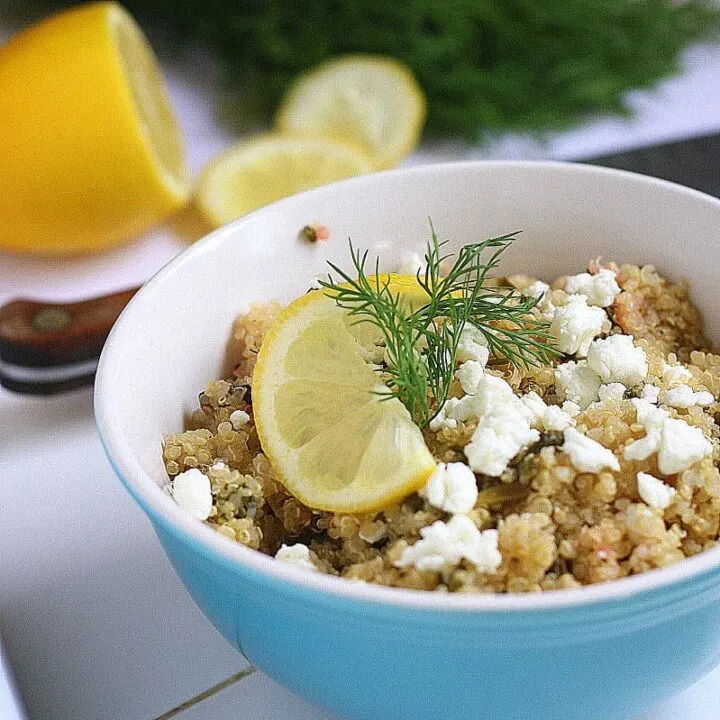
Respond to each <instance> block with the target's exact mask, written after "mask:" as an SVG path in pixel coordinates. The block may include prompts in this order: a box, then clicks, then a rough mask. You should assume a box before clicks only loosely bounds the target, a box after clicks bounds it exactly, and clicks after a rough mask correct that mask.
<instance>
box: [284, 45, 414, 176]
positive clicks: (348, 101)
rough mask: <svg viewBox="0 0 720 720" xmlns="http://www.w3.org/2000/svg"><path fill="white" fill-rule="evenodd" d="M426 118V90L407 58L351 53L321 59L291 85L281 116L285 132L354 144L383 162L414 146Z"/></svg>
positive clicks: (388, 162) (388, 163)
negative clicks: (419, 82) (406, 64)
mask: <svg viewBox="0 0 720 720" xmlns="http://www.w3.org/2000/svg"><path fill="white" fill-rule="evenodd" d="M424 122H425V95H424V93H423V91H422V89H421V88H420V86H419V85H418V83H417V80H416V79H415V77H414V76H413V74H412V73H411V72H410V70H408V68H406V67H405V66H404V65H403V64H402V63H400V62H398V61H397V60H394V59H392V58H387V57H382V56H376V55H349V56H345V57H341V58H338V59H335V60H330V61H329V62H327V63H325V64H323V65H320V66H319V67H317V68H315V69H314V70H311V71H310V72H308V73H307V74H306V75H303V76H302V77H301V78H300V79H299V80H298V81H297V82H296V83H295V85H294V86H293V87H291V88H290V90H289V92H288V94H287V95H286V97H285V99H284V100H283V101H282V103H281V105H280V108H279V110H278V113H277V117H276V126H277V129H278V130H279V131H280V132H285V133H292V134H298V135H304V136H319V137H330V138H335V139H338V140H341V141H343V142H345V143H348V144H351V145H355V146H356V147H358V148H360V149H361V150H362V151H363V152H365V153H367V154H368V155H369V156H370V157H372V158H373V159H374V161H375V164H376V165H377V167H378V168H389V167H392V166H393V165H396V164H397V163H398V162H399V161H400V160H402V159H403V158H404V157H405V156H406V155H408V154H409V153H410V152H412V151H413V150H414V149H415V147H416V146H417V144H418V142H419V140H420V134H421V133H422V128H423V124H424Z"/></svg>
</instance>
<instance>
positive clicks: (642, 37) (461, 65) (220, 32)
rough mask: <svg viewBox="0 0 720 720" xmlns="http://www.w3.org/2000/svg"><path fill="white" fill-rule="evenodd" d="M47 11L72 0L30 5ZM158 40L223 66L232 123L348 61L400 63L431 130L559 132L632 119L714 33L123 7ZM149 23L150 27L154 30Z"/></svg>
mask: <svg viewBox="0 0 720 720" xmlns="http://www.w3.org/2000/svg"><path fill="white" fill-rule="evenodd" d="M27 1H29V0H26V2H27ZM35 1H36V2H37V3H39V4H41V5H43V6H56V5H58V4H65V5H69V4H75V3H76V0H35ZM124 4H125V5H126V6H127V7H128V8H129V9H130V10H131V11H132V12H133V13H134V14H135V15H136V16H137V17H138V19H139V20H140V21H141V22H142V24H143V26H144V28H145V29H146V30H148V31H149V32H150V33H151V38H152V40H153V42H155V43H161V42H162V41H163V40H166V41H167V40H168V38H172V44H173V45H175V46H178V47H182V46H183V45H184V44H185V43H184V42H183V41H184V40H190V41H191V42H200V43H201V44H204V45H205V46H207V47H208V48H210V49H211V50H212V51H213V52H214V53H215V54H216V55H217V56H218V57H219V59H220V61H221V64H222V66H223V70H224V77H225V80H226V81H227V85H228V88H229V90H230V91H231V92H230V97H231V98H234V99H235V100H236V101H237V102H233V105H234V113H232V114H233V116H234V119H235V121H236V122H237V123H239V124H242V125H244V126H246V127H247V126H248V124H250V123H251V122H253V121H254V122H257V120H258V119H267V118H269V117H270V116H271V114H272V113H273V112H274V110H275V108H276V107H277V103H278V102H279V100H280V98H281V97H282V96H283V94H284V93H285V91H286V90H287V88H288V87H289V86H290V85H291V84H292V82H293V81H294V80H296V79H297V77H298V75H299V74H300V73H302V72H303V71H305V70H307V69H309V68H311V67H313V66H315V65H317V64H318V63H320V62H322V61H323V60H325V59H327V58H329V57H333V56H337V55H342V54H345V53H377V54H382V55H390V56H393V57H395V58H397V59H399V60H401V61H403V62H404V63H405V64H407V65H408V66H409V67H410V68H411V69H412V71H413V72H414V73H415V75H416V76H417V78H418V80H419V82H420V85H421V86H422V88H423V89H424V90H425V93H426V94H427V98H428V118H427V126H426V131H427V134H428V135H429V136H446V137H447V136H451V137H456V136H463V137H466V138H468V139H470V140H476V139H478V137H479V136H481V135H483V134H486V133H496V132H504V131H527V130H529V131H537V130H548V129H558V128H564V127H567V126H568V125H570V124H572V123H574V122H576V121H577V120H579V119H581V118H583V117H587V116H588V115H592V114H597V113H605V112H620V113H627V112H629V109H628V106H627V105H626V104H625V100H624V97H623V94H624V93H625V91H627V90H629V89H632V88H643V87H648V86H650V85H652V84H654V83H656V82H657V81H659V80H661V79H663V78H664V77H667V76H668V75H670V74H672V73H674V72H676V71H677V69H678V66H679V59H680V52H681V50H682V49H683V48H685V47H686V46H687V45H689V44H690V43H693V42H696V41H698V40H703V39H705V38H716V37H717V34H718V29H719V20H718V19H719V18H720V12H719V11H718V10H717V8H713V7H712V3H711V2H710V0H684V1H683V2H677V1H676V0H642V2H638V0H540V1H538V0H446V1H444V2H440V1H435V2H433V1H432V0H392V1H390V2H377V0H124ZM154 28H157V31H154Z"/></svg>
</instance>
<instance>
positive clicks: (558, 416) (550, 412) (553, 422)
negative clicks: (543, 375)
mask: <svg viewBox="0 0 720 720" xmlns="http://www.w3.org/2000/svg"><path fill="white" fill-rule="evenodd" d="M520 400H521V402H522V403H523V405H524V406H525V408H526V409H527V415H526V417H527V418H528V422H529V423H530V425H532V426H534V427H537V428H540V429H541V430H546V431H553V430H555V431H558V432H559V431H561V430H564V429H565V428H566V427H570V426H571V425H574V424H575V421H574V420H573V419H572V417H571V416H570V415H569V414H568V413H566V412H565V411H564V410H562V408H560V407H558V406H557V405H547V404H546V403H545V401H544V400H543V399H542V398H541V397H540V396H539V395H538V394H537V393H536V392H534V391H533V392H529V393H528V394H527V395H523V396H522V397H521V398H520Z"/></svg>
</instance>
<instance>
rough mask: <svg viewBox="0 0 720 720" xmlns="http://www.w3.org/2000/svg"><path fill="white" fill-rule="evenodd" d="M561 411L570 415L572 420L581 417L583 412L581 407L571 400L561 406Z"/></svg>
mask: <svg viewBox="0 0 720 720" xmlns="http://www.w3.org/2000/svg"><path fill="white" fill-rule="evenodd" d="M560 409H561V410H562V411H563V412H564V413H565V414H566V415H569V416H570V417H571V418H574V417H575V416H576V415H579V414H580V413H581V412H582V410H581V408H580V406H579V405H578V404H577V403H574V402H572V401H571V400H566V401H565V402H564V403H563V404H562V405H561V406H560Z"/></svg>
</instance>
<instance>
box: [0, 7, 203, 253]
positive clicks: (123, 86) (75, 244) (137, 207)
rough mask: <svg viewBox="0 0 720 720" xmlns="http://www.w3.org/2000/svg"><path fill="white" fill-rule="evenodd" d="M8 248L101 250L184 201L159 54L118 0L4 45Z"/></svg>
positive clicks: (1, 75) (0, 84) (0, 199)
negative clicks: (157, 56)
mask: <svg viewBox="0 0 720 720" xmlns="http://www.w3.org/2000/svg"><path fill="white" fill-rule="evenodd" d="M0 118H2V120H0V127H1V130H0V158H2V168H1V169H0V248H5V249H9V250H13V251H21V252H40V253H52V254H67V253H81V252H89V251H96V250H102V249H104V248H107V247H109V246H111V245H114V244H116V243H118V242H120V241H122V240H126V239H128V238H130V237H132V236H133V235H136V234H138V233H140V232H142V231H144V230H146V229H147V228H149V227H151V226H152V225H154V224H156V223H158V222H159V221H161V220H162V219H164V218H165V217H166V216H167V215H169V214H170V213H172V212H173V211H174V210H176V209H178V208H179V207H181V206H182V205H183V204H184V203H185V202H186V201H187V199H188V197H189V194H190V185H189V174H188V170H187V166H186V162H185V154H184V146H183V140H182V136H181V134H180V130H179V126H178V123H177V121H176V119H175V115H174V113H173V110H172V107H171V103H170V98H169V96H168V93H167V91H166V89H165V86H164V83H163V79H162V76H161V74H160V71H159V69H158V66H157V62H156V60H155V57H154V55H153V53H152V50H151V49H150V46H149V45H148V43H147V41H146V40H145V38H144V36H143V34H142V32H141V30H140V28H139V27H138V26H137V24H136V23H135V21H134V20H133V19H132V17H131V16H130V15H129V14H128V13H127V12H126V11H125V10H123V9H122V7H120V5H118V4H116V3H91V4H87V5H81V6H79V7H77V8H74V9H72V10H68V11H65V12H61V13H59V14H57V15H54V16H52V17H51V18H49V19H47V20H45V21H43V22H41V23H39V24H38V25H36V26H34V27H31V28H30V29H28V30H26V31H24V32H21V33H19V34H18V35H16V36H15V37H13V38H12V39H11V40H10V42H8V43H7V45H5V46H4V47H2V48H0Z"/></svg>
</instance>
